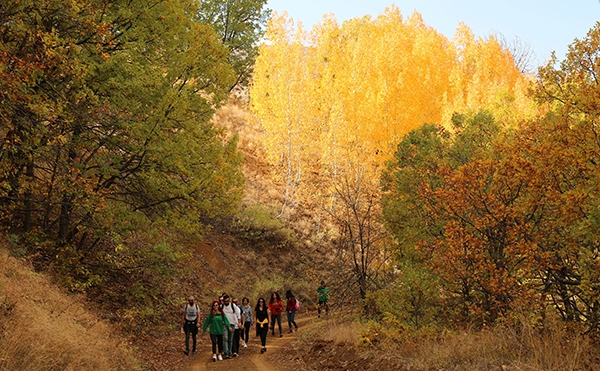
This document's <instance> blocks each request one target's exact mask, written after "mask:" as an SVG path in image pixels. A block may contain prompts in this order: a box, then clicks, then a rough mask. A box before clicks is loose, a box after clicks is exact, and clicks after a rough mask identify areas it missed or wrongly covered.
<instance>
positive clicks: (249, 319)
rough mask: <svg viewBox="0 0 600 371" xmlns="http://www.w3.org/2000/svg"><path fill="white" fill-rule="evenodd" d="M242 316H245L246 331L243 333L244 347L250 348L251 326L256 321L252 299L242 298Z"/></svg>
mask: <svg viewBox="0 0 600 371" xmlns="http://www.w3.org/2000/svg"><path fill="white" fill-rule="evenodd" d="M242 316H243V317H244V333H243V334H242V345H243V347H244V348H248V339H249V335H250V327H252V323H253V322H254V317H253V316H252V307H251V306H250V300H248V298H243V299H242Z"/></svg>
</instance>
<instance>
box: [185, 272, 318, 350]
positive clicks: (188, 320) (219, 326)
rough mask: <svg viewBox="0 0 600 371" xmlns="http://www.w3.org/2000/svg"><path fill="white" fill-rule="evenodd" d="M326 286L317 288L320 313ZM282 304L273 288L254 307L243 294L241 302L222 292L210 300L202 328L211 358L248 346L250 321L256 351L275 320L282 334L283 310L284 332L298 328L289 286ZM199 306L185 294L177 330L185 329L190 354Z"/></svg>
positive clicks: (264, 347) (295, 303)
mask: <svg viewBox="0 0 600 371" xmlns="http://www.w3.org/2000/svg"><path fill="white" fill-rule="evenodd" d="M328 295H329V289H328V288H327V287H326V286H325V282H324V281H321V285H320V286H319V287H318V288H317V302H318V315H319V317H320V316H321V308H322V307H324V309H325V314H327V313H328V311H329V306H328ZM285 299H286V304H285V306H284V304H283V301H282V300H281V297H280V296H279V293H277V292H273V293H272V294H271V297H270V299H269V301H268V302H267V301H266V300H265V299H264V298H262V297H261V298H259V299H258V300H257V302H256V306H255V307H254V309H253V308H252V307H251V306H250V301H249V300H248V298H246V297H245V298H243V299H242V303H241V304H238V300H237V298H235V297H230V296H229V295H228V294H226V293H223V294H222V295H221V296H220V297H219V299H218V300H215V301H213V302H212V303H211V305H210V309H209V311H208V313H207V314H206V319H205V320H204V325H203V326H202V332H203V333H204V332H206V330H209V333H210V340H211V343H212V353H213V355H212V360H213V362H216V361H222V360H223V359H230V358H233V357H237V356H238V355H239V352H240V343H241V346H242V347H244V348H247V347H248V341H249V337H250V329H251V328H252V327H253V325H254V326H255V328H256V336H259V337H260V344H261V350H260V353H261V354H262V353H264V352H266V351H267V334H268V332H269V330H271V335H272V336H275V324H277V328H278V330H279V337H283V330H282V325H281V316H282V314H283V312H284V311H285V312H286V314H287V321H288V327H289V330H288V333H290V334H291V333H293V331H294V330H296V331H297V330H298V325H297V324H296V320H295V317H296V311H297V310H299V309H300V302H299V301H298V300H297V299H296V297H295V296H294V294H293V293H292V291H291V290H287V292H286V293H285ZM200 317H201V316H200V307H199V306H198V304H197V303H196V302H195V299H194V297H193V296H190V297H189V298H188V302H187V303H186V305H185V306H184V308H183V314H182V316H181V331H182V332H184V333H185V351H184V353H185V354H186V355H189V354H190V337H191V339H192V351H191V354H196V343H197V341H196V335H197V334H198V330H199V329H200Z"/></svg>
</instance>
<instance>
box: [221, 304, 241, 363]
mask: <svg viewBox="0 0 600 371" xmlns="http://www.w3.org/2000/svg"><path fill="white" fill-rule="evenodd" d="M223 313H224V314H225V317H227V320H228V321H229V325H228V328H227V329H226V330H231V331H223V358H226V359H227V358H231V356H232V353H233V330H234V329H235V326H236V325H237V323H238V322H239V319H238V318H239V317H240V309H239V308H238V307H237V305H235V304H233V303H232V302H231V298H230V297H229V295H227V294H225V295H223Z"/></svg>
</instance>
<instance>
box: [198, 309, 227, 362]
mask: <svg viewBox="0 0 600 371" xmlns="http://www.w3.org/2000/svg"><path fill="white" fill-rule="evenodd" d="M209 327H210V341H211V343H212V352H213V356H212V360H213V362H216V361H217V359H218V360H219V361H222V360H223V356H222V355H221V353H222V352H223V331H225V329H226V328H227V329H228V330H227V331H231V326H229V320H228V319H227V317H225V314H224V313H223V309H221V303H220V302H219V301H217V300H215V301H213V302H212V304H211V306H210V312H209V313H208V316H206V320H205V321H204V327H203V328H202V333H205V332H206V329H207V328H209Z"/></svg>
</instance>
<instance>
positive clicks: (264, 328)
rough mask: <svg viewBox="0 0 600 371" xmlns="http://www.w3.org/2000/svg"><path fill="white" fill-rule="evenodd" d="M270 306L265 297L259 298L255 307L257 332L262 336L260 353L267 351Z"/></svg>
mask: <svg viewBox="0 0 600 371" xmlns="http://www.w3.org/2000/svg"><path fill="white" fill-rule="evenodd" d="M269 314H270V313H269V307H268V306H267V303H266V302H265V299H263V298H259V299H258V302H257V303H256V308H254V318H255V321H256V333H257V334H258V335H259V336H260V345H261V346H262V348H261V350H260V353H261V354H262V353H264V352H266V351H267V332H269Z"/></svg>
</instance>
